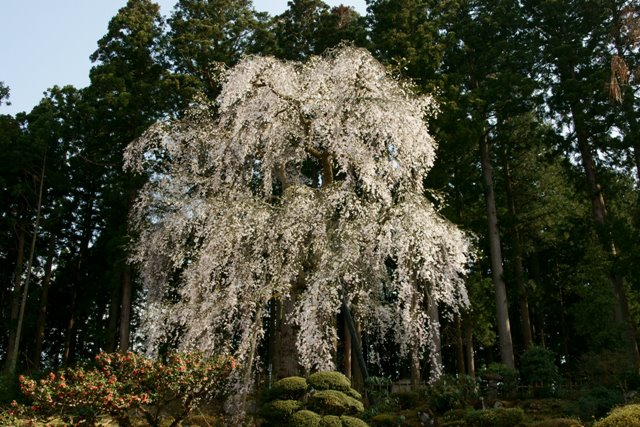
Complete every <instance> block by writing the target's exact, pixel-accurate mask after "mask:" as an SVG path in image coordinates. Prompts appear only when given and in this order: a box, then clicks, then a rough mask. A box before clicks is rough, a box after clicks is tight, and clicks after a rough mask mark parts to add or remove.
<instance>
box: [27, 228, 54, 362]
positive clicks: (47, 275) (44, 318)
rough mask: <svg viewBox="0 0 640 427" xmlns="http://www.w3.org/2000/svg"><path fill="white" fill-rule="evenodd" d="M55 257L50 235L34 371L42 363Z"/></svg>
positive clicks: (36, 338)
mask: <svg viewBox="0 0 640 427" xmlns="http://www.w3.org/2000/svg"><path fill="white" fill-rule="evenodd" d="M54 258H55V238H54V237H53V235H52V237H51V241H50V242H49V254H48V256H47V262H46V264H45V266H44V278H43V280H42V292H41V293H40V304H39V306H38V320H37V322H36V336H35V342H34V345H33V355H32V365H33V369H34V370H36V371H39V370H40V366H41V363H42V342H43V341H44V330H45V326H46V322H47V303H48V301H49V286H50V285H51V273H52V270H53V259H54Z"/></svg>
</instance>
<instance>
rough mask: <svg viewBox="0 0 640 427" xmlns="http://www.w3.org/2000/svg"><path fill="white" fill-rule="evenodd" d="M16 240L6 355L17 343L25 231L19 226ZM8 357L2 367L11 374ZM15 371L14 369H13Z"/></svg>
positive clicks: (10, 352)
mask: <svg viewBox="0 0 640 427" xmlns="http://www.w3.org/2000/svg"><path fill="white" fill-rule="evenodd" d="M17 238H18V242H17V243H18V249H17V253H16V268H15V272H14V278H13V292H12V293H11V312H10V318H9V321H10V329H9V341H8V343H7V355H10V354H12V353H13V348H14V347H15V346H16V342H17V335H16V332H17V327H16V325H17V322H18V314H19V313H20V295H21V293H20V291H21V290H22V273H23V271H22V270H23V268H24V244H25V241H26V231H25V227H23V226H19V227H18V230H17ZM9 362H10V360H9V357H7V361H6V363H5V365H4V371H5V372H7V373H12V372H11V366H10V363H9ZM14 369H15V368H14Z"/></svg>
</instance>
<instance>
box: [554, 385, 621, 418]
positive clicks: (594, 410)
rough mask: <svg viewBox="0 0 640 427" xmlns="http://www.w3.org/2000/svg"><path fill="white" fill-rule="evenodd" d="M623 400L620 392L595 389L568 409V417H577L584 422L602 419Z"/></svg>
mask: <svg viewBox="0 0 640 427" xmlns="http://www.w3.org/2000/svg"><path fill="white" fill-rule="evenodd" d="M623 400H624V399H623V396H622V393H621V392H620V391H619V390H614V389H609V388H605V387H595V388H592V389H590V390H588V391H587V392H586V393H585V394H583V395H582V396H581V397H580V399H578V401H577V402H576V403H575V404H574V405H572V406H570V407H568V408H567V412H568V415H577V416H579V417H580V419H582V420H588V419H592V418H600V417H603V416H605V415H606V414H607V412H609V411H610V410H611V408H613V407H614V406H616V405H618V404H620V403H622V402H623Z"/></svg>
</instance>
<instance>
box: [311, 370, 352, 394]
mask: <svg viewBox="0 0 640 427" xmlns="http://www.w3.org/2000/svg"><path fill="white" fill-rule="evenodd" d="M309 385H311V387H313V388H314V389H316V390H338V391H342V392H345V391H347V390H349V389H350V388H351V381H349V378H347V377H346V376H345V375H344V374H342V373H341V372H335V371H325V372H316V373H314V374H311V375H310V376H309Z"/></svg>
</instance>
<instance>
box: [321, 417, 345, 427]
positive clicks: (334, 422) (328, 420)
mask: <svg viewBox="0 0 640 427" xmlns="http://www.w3.org/2000/svg"><path fill="white" fill-rule="evenodd" d="M320 427H342V421H340V417H339V416H337V415H325V416H324V417H322V421H320Z"/></svg>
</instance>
